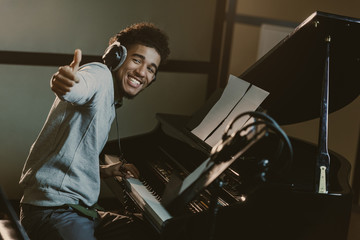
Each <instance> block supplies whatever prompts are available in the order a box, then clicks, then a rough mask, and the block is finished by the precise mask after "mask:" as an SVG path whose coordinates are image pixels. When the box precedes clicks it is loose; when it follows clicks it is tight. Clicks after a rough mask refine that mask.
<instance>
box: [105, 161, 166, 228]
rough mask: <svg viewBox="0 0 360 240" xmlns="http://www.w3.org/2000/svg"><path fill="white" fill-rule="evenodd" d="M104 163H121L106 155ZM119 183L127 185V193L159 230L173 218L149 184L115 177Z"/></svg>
mask: <svg viewBox="0 0 360 240" xmlns="http://www.w3.org/2000/svg"><path fill="white" fill-rule="evenodd" d="M104 161H105V163H107V164H112V163H116V162H118V161H119V158H118V157H117V156H113V155H106V154H105V157H104ZM115 178H116V179H117V181H119V182H122V181H124V183H125V185H126V188H127V189H126V191H127V193H128V195H129V196H130V197H131V198H132V200H133V201H134V202H135V203H136V204H137V205H138V207H140V208H141V209H142V210H143V215H144V217H146V218H148V219H149V221H150V222H151V223H152V224H153V225H154V226H155V228H156V229H157V230H160V229H161V226H162V224H163V223H164V222H165V221H166V220H168V219H170V218H172V216H171V215H170V213H168V211H167V210H166V209H165V208H164V207H163V206H162V205H161V203H160V200H161V198H160V196H159V195H157V194H156V193H155V192H154V191H152V189H151V187H150V186H149V184H147V183H146V182H145V181H140V180H139V179H136V178H128V179H122V178H121V177H115Z"/></svg>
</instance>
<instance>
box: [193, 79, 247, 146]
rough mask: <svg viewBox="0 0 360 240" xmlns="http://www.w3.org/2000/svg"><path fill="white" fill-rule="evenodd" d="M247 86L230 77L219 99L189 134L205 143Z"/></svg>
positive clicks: (239, 80) (242, 81)
mask: <svg viewBox="0 0 360 240" xmlns="http://www.w3.org/2000/svg"><path fill="white" fill-rule="evenodd" d="M249 86H250V83H248V82H245V81H244V80H242V79H240V78H237V77H235V76H233V75H230V76H229V80H228V83H227V85H226V87H225V90H224V92H223V94H222V95H221V98H220V99H219V100H218V101H217V103H216V104H215V105H214V106H213V107H212V108H211V110H210V111H209V113H208V114H207V115H206V116H205V118H204V119H203V120H202V122H201V123H200V124H199V125H198V126H197V127H196V128H194V129H193V130H192V131H191V132H192V133H193V134H195V135H196V136H197V137H199V138H200V139H202V140H204V141H205V139H206V138H207V137H208V136H209V134H210V133H211V132H212V131H213V130H214V129H215V128H216V127H217V126H218V125H219V123H221V122H222V121H223V120H224V119H225V118H226V117H227V115H228V114H229V113H230V111H231V110H232V109H233V108H234V106H235V105H236V104H237V103H238V102H239V101H240V99H241V98H242V97H243V96H244V94H245V93H246V90H247V89H248V87H249Z"/></svg>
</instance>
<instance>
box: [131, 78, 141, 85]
mask: <svg viewBox="0 0 360 240" xmlns="http://www.w3.org/2000/svg"><path fill="white" fill-rule="evenodd" d="M130 81H131V82H132V83H134V84H136V85H140V82H139V81H138V80H136V79H135V78H130Z"/></svg>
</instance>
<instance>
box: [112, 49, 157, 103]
mask: <svg viewBox="0 0 360 240" xmlns="http://www.w3.org/2000/svg"><path fill="white" fill-rule="evenodd" d="M160 60H161V57H160V55H159V54H158V52H157V51H156V50H155V49H154V48H150V47H146V46H144V45H141V44H133V45H131V46H130V47H129V48H128V49H127V57H126V60H125V62H124V63H123V64H122V65H121V67H120V68H119V70H117V71H116V72H115V79H116V81H117V85H118V88H119V91H120V94H121V95H122V96H123V97H126V98H130V99H131V98H133V97H135V96H136V95H137V94H139V93H140V92H141V91H142V90H143V89H145V88H146V87H147V86H149V84H150V83H151V82H152V81H153V80H154V79H155V74H156V72H157V69H158V67H159V64H160Z"/></svg>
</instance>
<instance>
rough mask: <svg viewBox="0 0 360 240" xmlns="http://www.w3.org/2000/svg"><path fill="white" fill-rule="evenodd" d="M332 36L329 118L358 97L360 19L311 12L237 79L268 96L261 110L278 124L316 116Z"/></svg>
mask: <svg viewBox="0 0 360 240" xmlns="http://www.w3.org/2000/svg"><path fill="white" fill-rule="evenodd" d="M328 36H330V37H331V43H330V70H329V75H330V84H329V113H331V112H334V111H336V110H339V109H340V108H342V107H344V106H346V105H347V104H349V103H350V102H352V101H353V100H354V99H355V98H356V97H357V96H359V93H360V19H355V18H350V17H345V16H339V15H334V14H329V13H324V12H315V13H313V14H312V15H310V16H309V17H308V18H307V19H306V20H305V21H304V22H303V23H301V24H300V25H299V26H298V27H297V28H296V29H295V30H294V31H293V32H292V33H291V34H289V35H288V36H287V37H286V38H284V39H283V40H282V41H281V42H280V43H278V44H277V45H276V46H275V47H274V48H273V49H271V50H270V51H269V52H268V53H267V54H265V55H264V56H263V57H262V58H260V59H259V60H258V61H257V62H256V63H255V64H254V65H253V66H252V67H250V68H249V69H248V70H246V71H245V72H244V73H243V74H242V75H241V76H240V78H242V79H244V80H246V81H248V82H250V83H252V84H254V85H256V86H258V87H260V88H262V89H264V90H266V91H269V92H270V95H269V96H268V97H267V99H266V100H265V101H264V102H263V104H262V107H263V108H264V109H266V110H267V111H268V114H269V115H270V116H272V117H273V118H274V119H275V120H276V121H277V122H278V123H279V124H292V123H297V122H302V121H306V120H310V119H314V118H317V117H319V116H320V104H321V89H322V81H323V77H324V70H325V58H326V42H325V39H326V38H327V37H328Z"/></svg>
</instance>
